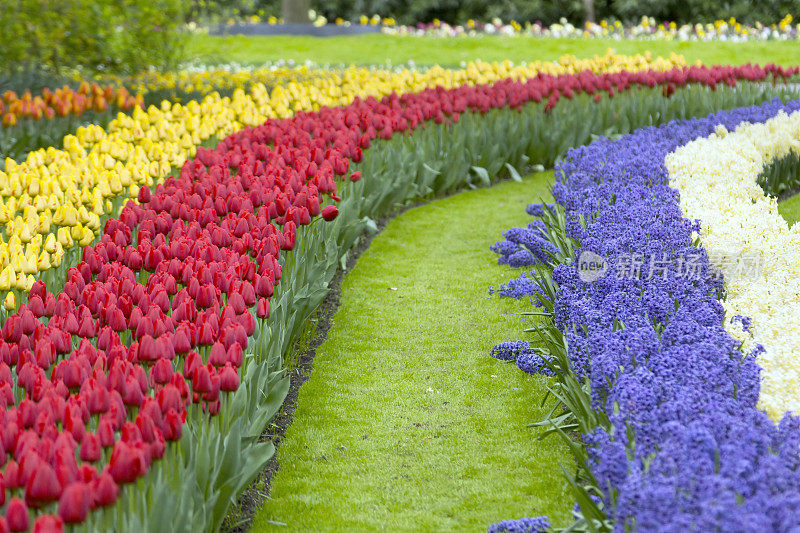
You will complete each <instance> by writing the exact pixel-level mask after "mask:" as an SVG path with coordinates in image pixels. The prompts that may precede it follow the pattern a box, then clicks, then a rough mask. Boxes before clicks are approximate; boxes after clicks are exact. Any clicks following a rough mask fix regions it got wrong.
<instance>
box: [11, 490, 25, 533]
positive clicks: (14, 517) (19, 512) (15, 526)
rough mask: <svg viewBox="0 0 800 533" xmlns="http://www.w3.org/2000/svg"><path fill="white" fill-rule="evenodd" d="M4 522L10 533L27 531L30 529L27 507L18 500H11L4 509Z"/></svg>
mask: <svg viewBox="0 0 800 533" xmlns="http://www.w3.org/2000/svg"><path fill="white" fill-rule="evenodd" d="M6 521H7V522H8V529H9V530H11V531H18V532H22V531H28V528H30V517H29V516H28V507H27V506H26V505H25V503H24V502H23V501H22V500H20V499H19V498H11V501H10V502H9V503H8V506H7V507H6Z"/></svg>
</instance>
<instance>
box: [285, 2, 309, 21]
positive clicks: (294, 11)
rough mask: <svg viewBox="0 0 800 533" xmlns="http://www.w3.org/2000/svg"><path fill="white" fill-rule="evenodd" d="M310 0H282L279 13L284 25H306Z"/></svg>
mask: <svg viewBox="0 0 800 533" xmlns="http://www.w3.org/2000/svg"><path fill="white" fill-rule="evenodd" d="M310 7H311V0H282V3H281V13H282V14H283V22H285V23H286V24H308V22H309V20H308V10H309V8H310Z"/></svg>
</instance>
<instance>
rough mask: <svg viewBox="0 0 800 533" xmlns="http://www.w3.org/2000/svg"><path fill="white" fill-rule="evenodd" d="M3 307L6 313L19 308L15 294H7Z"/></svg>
mask: <svg viewBox="0 0 800 533" xmlns="http://www.w3.org/2000/svg"><path fill="white" fill-rule="evenodd" d="M5 290H8V289H5ZM3 307H5V309H6V311H13V310H14V309H16V308H17V299H16V298H14V293H13V292H9V293H8V294H6V298H5V300H3Z"/></svg>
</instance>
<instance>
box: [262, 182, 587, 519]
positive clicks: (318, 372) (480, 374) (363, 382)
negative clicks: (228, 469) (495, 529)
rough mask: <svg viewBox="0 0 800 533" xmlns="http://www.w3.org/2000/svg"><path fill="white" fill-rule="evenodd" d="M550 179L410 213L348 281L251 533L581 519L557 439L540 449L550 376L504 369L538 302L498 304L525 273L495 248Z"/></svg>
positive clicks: (564, 450)
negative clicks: (495, 289) (501, 356)
mask: <svg viewBox="0 0 800 533" xmlns="http://www.w3.org/2000/svg"><path fill="white" fill-rule="evenodd" d="M552 179H553V177H552V173H551V172H547V173H541V174H537V175H535V176H532V177H530V178H527V179H525V180H524V181H523V182H522V183H517V182H505V183H502V184H500V185H498V186H496V187H493V188H490V189H482V190H477V191H470V192H466V193H462V194H458V195H456V196H453V197H450V198H447V199H443V200H438V201H435V202H432V203H430V204H427V205H425V206H423V207H418V208H415V209H411V210H409V211H407V212H406V213H404V214H403V215H401V216H399V217H397V218H396V219H394V220H392V221H391V222H390V223H389V224H388V225H387V227H386V228H385V229H384V231H383V232H382V233H381V234H380V235H378V236H377V237H376V238H375V239H374V241H373V242H372V245H371V246H370V247H369V249H367V250H366V251H365V252H364V253H363V254H362V255H361V257H360V259H359V261H358V263H357V264H356V266H355V268H354V269H353V270H352V271H351V272H350V273H349V274H348V275H347V277H346V278H345V281H344V283H343V286H342V293H341V306H340V307H339V310H338V311H337V313H336V315H335V316H334V319H333V320H334V324H333V327H332V328H331V330H330V331H329V332H328V337H327V340H326V341H325V342H324V343H323V344H322V345H321V346H320V347H319V348H318V349H317V355H316V357H315V359H314V362H313V367H314V368H313V372H312V373H311V376H310V379H309V380H308V381H307V382H306V383H305V384H304V385H303V387H302V388H301V389H300V394H299V399H298V405H297V410H296V411H295V413H294V421H293V423H292V425H291V426H290V427H289V428H288V430H287V432H286V438H285V440H284V441H283V443H282V445H281V446H280V448H279V449H278V464H279V465H280V466H279V470H278V473H277V475H276V477H275V479H274V481H273V484H272V488H271V496H270V499H269V500H268V501H267V503H266V504H265V505H264V507H262V508H261V509H260V510H259V512H258V514H257V516H256V518H255V521H254V524H253V531H263V530H268V529H270V528H273V527H280V528H281V529H283V530H286V527H285V526H283V524H285V525H286V526H288V529H289V530H304V531H342V530H373V529H384V528H385V529H389V530H393V531H398V530H436V531H441V530H476V529H477V530H480V529H484V528H485V527H486V526H487V525H488V524H490V523H492V522H495V521H498V520H500V519H503V518H509V517H521V516H531V515H540V514H547V515H549V516H550V517H551V518H552V519H554V522H555V524H565V523H566V522H567V521H568V520H569V515H570V507H571V503H572V499H571V497H570V496H569V492H568V486H567V483H566V481H565V479H564V477H563V474H562V473H561V469H560V468H559V466H558V465H559V464H563V465H565V466H566V467H567V468H568V469H572V468H574V467H573V466H572V458H571V456H570V454H569V452H568V450H567V448H566V446H565V445H564V444H563V443H562V442H561V441H560V440H559V439H558V438H557V437H555V436H553V437H548V438H547V439H545V440H543V441H537V440H536V438H535V437H536V433H535V431H534V430H532V429H529V428H527V427H526V426H527V424H528V423H529V422H532V421H536V420H539V419H541V418H542V416H543V415H544V414H545V411H544V408H542V407H541V403H542V398H543V397H544V394H545V391H546V387H547V385H548V378H544V377H541V376H529V375H526V374H524V373H522V372H520V371H519V370H518V369H517V368H516V366H515V365H512V364H508V363H503V362H500V361H496V360H494V359H492V358H491V357H489V351H490V349H491V348H492V346H493V345H494V344H495V343H496V342H497V341H498V339H504V338H508V339H509V340H513V339H517V338H519V337H520V335H521V330H522V327H523V324H522V323H521V321H520V317H519V316H518V315H517V313H518V312H520V311H523V310H525V309H527V308H528V307H529V305H528V304H527V302H520V301H516V300H508V299H502V300H501V299H499V298H497V297H492V298H489V297H488V296H487V292H486V290H487V287H488V286H490V285H494V286H497V285H499V284H500V283H501V282H504V281H507V280H508V279H509V278H511V277H513V276H514V275H515V273H514V272H513V271H512V269H510V268H509V267H505V266H499V265H497V263H496V257H495V255H494V254H492V253H491V252H490V251H489V250H488V248H487V243H491V242H493V241H494V240H496V239H497V237H498V235H499V234H500V232H501V231H503V230H505V229H507V228H508V227H509V226H511V225H514V224H523V223H525V222H527V220H526V215H525V214H524V207H525V204H526V203H528V202H531V201H536V200H537V199H538V198H540V197H545V198H547V197H549V187H550V185H551V184H552Z"/></svg>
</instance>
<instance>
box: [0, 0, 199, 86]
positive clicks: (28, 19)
mask: <svg viewBox="0 0 800 533" xmlns="http://www.w3.org/2000/svg"><path fill="white" fill-rule="evenodd" d="M184 15H185V10H184V3H183V2H182V1H181V0H121V1H120V0H60V1H59V2H53V1H51V0H26V1H24V2H20V1H19V0H0V27H2V28H3V30H4V33H5V36H4V39H3V46H2V47H0V65H2V69H3V70H5V71H7V72H18V71H30V70H40V69H46V70H51V71H54V72H56V73H58V72H63V71H64V70H65V69H70V68H78V67H80V68H85V69H89V70H92V71H112V72H119V73H132V72H136V71H139V70H142V69H144V68H147V67H150V66H153V67H156V68H165V67H170V66H174V65H175V64H176V63H177V62H179V61H180V59H181V50H182V41H183V36H182V35H181V34H180V33H179V32H178V28H179V25H180V24H181V23H182V22H183V18H184Z"/></svg>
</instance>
